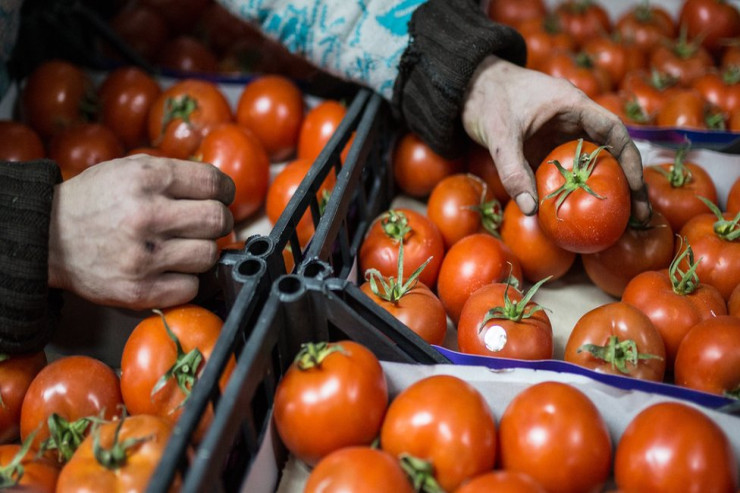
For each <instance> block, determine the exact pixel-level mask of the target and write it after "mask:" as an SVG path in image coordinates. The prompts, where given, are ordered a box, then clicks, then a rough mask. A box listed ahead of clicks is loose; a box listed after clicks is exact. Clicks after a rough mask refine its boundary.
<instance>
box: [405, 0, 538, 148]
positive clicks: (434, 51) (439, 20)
mask: <svg viewBox="0 0 740 493" xmlns="http://www.w3.org/2000/svg"><path fill="white" fill-rule="evenodd" d="M491 54H493V55H496V56H499V57H501V58H503V59H506V60H508V61H510V62H513V63H516V64H518V65H522V66H523V65H524V64H525V62H526V44H525V42H524V38H522V36H521V35H520V34H519V33H518V32H517V31H515V30H514V29H513V28H511V27H509V26H505V25H502V24H497V23H494V22H493V21H491V20H490V19H489V18H488V17H487V16H486V14H485V13H484V12H483V10H482V9H481V8H480V6H479V5H478V4H477V2H475V1H473V0H429V1H427V2H425V3H424V4H422V5H421V6H420V7H419V8H418V9H416V11H415V12H414V14H413V15H412V17H411V21H410V22H409V45H408V47H407V48H406V51H405V52H404V54H403V56H402V57H401V62H400V67H399V74H398V78H397V79H396V82H395V85H394V88H393V101H392V105H393V109H394V112H395V113H396V114H397V115H398V116H400V117H401V118H403V119H404V120H405V121H406V124H407V125H408V127H409V129H410V130H411V131H412V132H414V133H416V134H417V135H418V136H419V137H420V138H421V139H422V140H423V141H424V142H426V143H427V145H429V146H430V147H431V148H432V149H433V150H434V151H435V152H437V153H438V154H440V155H442V156H444V157H447V158H453V157H457V156H458V155H459V154H460V153H461V151H462V149H463V143H464V142H465V131H464V129H463V127H462V121H461V119H460V113H461V110H462V103H463V97H464V95H465V91H466V89H467V86H468V82H469V81H470V79H471V77H472V76H473V73H474V72H475V69H476V68H477V66H478V64H479V63H480V62H481V61H483V59H484V58H485V57H486V56H488V55H491Z"/></svg>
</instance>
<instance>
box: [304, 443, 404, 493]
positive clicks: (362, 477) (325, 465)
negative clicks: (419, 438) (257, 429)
mask: <svg viewBox="0 0 740 493" xmlns="http://www.w3.org/2000/svg"><path fill="white" fill-rule="evenodd" d="M349 491H351V492H352V493H378V492H381V491H388V492H391V491H392V492H394V493H413V492H414V489H413V488H412V485H411V481H410V480H409V478H408V476H406V473H405V472H404V470H403V469H402V468H401V463H400V462H399V461H398V459H397V458H395V457H393V456H392V455H391V454H389V453H388V452H385V451H383V450H380V449H376V448H371V447H345V448H341V449H339V450H336V451H334V452H332V453H331V454H329V455H327V456H326V457H324V458H323V459H322V460H321V461H320V462H319V463H318V464H317V465H316V467H314V468H313V470H312V471H311V474H309V476H308V479H307V480H306V486H305V488H304V489H303V493H341V492H349Z"/></svg>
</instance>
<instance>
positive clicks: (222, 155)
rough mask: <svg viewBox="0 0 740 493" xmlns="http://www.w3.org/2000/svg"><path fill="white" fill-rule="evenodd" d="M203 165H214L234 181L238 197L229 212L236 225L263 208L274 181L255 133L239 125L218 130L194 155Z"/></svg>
mask: <svg viewBox="0 0 740 493" xmlns="http://www.w3.org/2000/svg"><path fill="white" fill-rule="evenodd" d="M194 157H195V158H196V159H198V160H199V161H204V162H206V163H211V164H213V165H214V166H216V167H217V168H218V169H220V170H221V171H223V172H224V173H226V174H227V175H229V176H230V177H231V179H232V180H234V185H236V193H235V194H234V201H233V202H232V203H231V204H230V205H229V210H230V211H231V213H232V214H233V215H234V222H239V221H243V220H244V219H246V218H247V217H249V216H251V215H253V214H254V213H255V212H256V211H257V210H259V209H260V207H262V205H263V204H264V203H265V199H266V197H267V187H268V185H269V181H270V162H269V160H268V158H267V153H266V152H265V149H264V148H263V147H262V144H260V142H259V140H258V139H257V138H256V137H255V136H254V134H252V132H251V131H250V130H249V129H247V128H243V127H241V126H239V125H237V124H236V123H222V124H220V125H218V126H216V127H214V128H213V129H212V130H211V131H210V132H208V134H207V135H206V136H205V137H204V138H203V140H202V141H201V142H200V145H199V146H198V148H197V149H196V151H195V153H194Z"/></svg>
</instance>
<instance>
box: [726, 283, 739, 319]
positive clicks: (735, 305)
mask: <svg viewBox="0 0 740 493" xmlns="http://www.w3.org/2000/svg"><path fill="white" fill-rule="evenodd" d="M727 314H728V315H732V316H735V317H740V284H738V285H737V286H735V289H733V290H732V293H730V299H729V300H728V301H727Z"/></svg>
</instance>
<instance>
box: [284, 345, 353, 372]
mask: <svg viewBox="0 0 740 493" xmlns="http://www.w3.org/2000/svg"><path fill="white" fill-rule="evenodd" d="M343 352H344V348H343V347H342V346H341V345H340V344H331V343H329V342H326V341H322V342H306V343H303V344H301V349H300V350H299V351H298V354H297V355H296V357H295V360H294V363H295V365H296V367H297V368H298V369H299V370H301V371H305V370H310V369H312V368H317V367H319V366H321V363H323V362H324V360H325V359H326V358H327V356H329V355H330V354H332V353H343Z"/></svg>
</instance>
